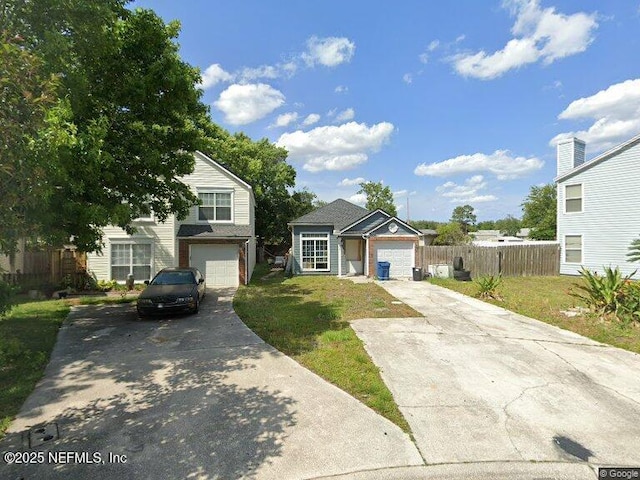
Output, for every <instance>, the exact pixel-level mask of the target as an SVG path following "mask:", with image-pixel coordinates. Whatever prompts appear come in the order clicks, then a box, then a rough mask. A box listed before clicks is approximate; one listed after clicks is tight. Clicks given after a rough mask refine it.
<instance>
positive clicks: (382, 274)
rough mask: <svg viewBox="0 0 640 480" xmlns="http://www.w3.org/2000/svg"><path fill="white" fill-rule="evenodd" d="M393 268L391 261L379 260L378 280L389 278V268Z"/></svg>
mask: <svg viewBox="0 0 640 480" xmlns="http://www.w3.org/2000/svg"><path fill="white" fill-rule="evenodd" d="M390 269H391V263H389V262H378V269H377V271H376V274H377V276H378V280H389V270H390Z"/></svg>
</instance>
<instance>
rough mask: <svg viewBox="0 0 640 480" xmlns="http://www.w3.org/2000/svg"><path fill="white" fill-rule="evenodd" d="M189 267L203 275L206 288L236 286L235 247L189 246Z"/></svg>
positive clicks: (236, 252) (236, 254)
mask: <svg viewBox="0 0 640 480" xmlns="http://www.w3.org/2000/svg"><path fill="white" fill-rule="evenodd" d="M191 266H192V267H196V268H197V269H198V270H200V271H201V272H202V273H203V275H204V276H205V279H206V282H207V287H237V286H238V273H239V272H238V246H237V245H191Z"/></svg>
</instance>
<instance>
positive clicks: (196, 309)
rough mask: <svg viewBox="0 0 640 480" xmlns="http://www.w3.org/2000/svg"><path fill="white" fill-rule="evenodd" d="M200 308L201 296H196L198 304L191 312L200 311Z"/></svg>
mask: <svg viewBox="0 0 640 480" xmlns="http://www.w3.org/2000/svg"><path fill="white" fill-rule="evenodd" d="M199 310H200V297H199V296H196V306H195V307H193V310H191V313H198V311H199Z"/></svg>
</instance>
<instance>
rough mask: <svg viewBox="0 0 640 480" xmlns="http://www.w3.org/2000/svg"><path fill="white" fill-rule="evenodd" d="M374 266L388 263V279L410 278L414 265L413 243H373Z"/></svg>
mask: <svg viewBox="0 0 640 480" xmlns="http://www.w3.org/2000/svg"><path fill="white" fill-rule="evenodd" d="M374 245H375V248H376V264H375V265H374V268H376V269H377V268H378V263H377V262H390V263H391V268H390V269H389V276H390V277H392V278H393V277H395V278H398V277H411V276H412V275H413V270H412V269H413V266H414V265H415V264H414V247H413V246H414V243H413V242H375V243H374Z"/></svg>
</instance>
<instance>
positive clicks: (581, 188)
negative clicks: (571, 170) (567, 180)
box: [564, 183, 584, 215]
mask: <svg viewBox="0 0 640 480" xmlns="http://www.w3.org/2000/svg"><path fill="white" fill-rule="evenodd" d="M569 187H580V196H579V197H571V198H569V197H568V196H567V189H568V188H569ZM569 200H580V210H576V211H575V212H569V211H568V210H567V202H568V201H569ZM583 211H584V184H582V183H572V184H571V185H565V186H564V213H566V214H569V215H571V214H573V213H582V212H583Z"/></svg>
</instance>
